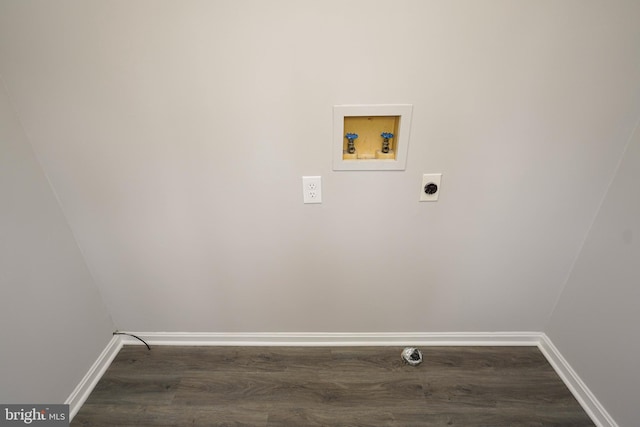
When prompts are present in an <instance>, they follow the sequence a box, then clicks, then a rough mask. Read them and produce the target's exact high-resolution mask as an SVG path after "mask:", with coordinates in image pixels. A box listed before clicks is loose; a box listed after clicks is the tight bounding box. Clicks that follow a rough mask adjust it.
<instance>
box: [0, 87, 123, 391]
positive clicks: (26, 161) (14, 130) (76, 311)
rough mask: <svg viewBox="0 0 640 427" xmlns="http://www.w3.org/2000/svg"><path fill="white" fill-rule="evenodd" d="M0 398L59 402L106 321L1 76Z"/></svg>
mask: <svg viewBox="0 0 640 427" xmlns="http://www.w3.org/2000/svg"><path fill="white" fill-rule="evenodd" d="M0 290H1V292H2V293H1V295H2V297H1V298H0V378H1V379H2V380H1V381H0V402H2V403H63V402H64V401H65V400H66V399H67V397H69V395H70V393H71V392H72V391H73V389H74V388H75V386H76V385H77V384H78V383H79V382H80V380H81V379H82V377H83V376H84V374H85V373H86V372H87V371H88V370H89V368H90V367H91V365H92V364H93V362H94V361H95V360H96V358H97V357H98V355H99V354H100V352H101V351H102V350H103V348H104V346H105V345H106V344H107V343H108V342H109V339H110V338H111V331H112V330H113V324H112V321H111V319H110V317H109V316H108V314H107V312H106V308H105V306H104V304H103V303H102V301H101V300H100V296H99V294H98V290H97V288H96V286H95V283H94V281H93V279H92V277H91V276H90V274H89V272H88V270H87V267H86V265H85V263H84V261H83V259H82V255H81V254H80V251H79V249H78V246H77V244H76V242H75V240H74V238H73V235H72V233H71V230H70V229H69V226H68V225H67V222H66V221H65V218H64V216H63V215H62V212H61V211H60V207H59V205H58V203H57V201H56V198H55V196H54V194H53V191H52V190H51V187H50V186H49V183H48V182H47V179H46V178H45V176H44V174H43V173H42V169H41V168H40V166H39V165H38V162H37V161H36V158H35V156H34V154H33V152H32V150H31V147H30V146H29V144H28V142H27V139H26V137H25V135H24V132H23V130H22V128H21V127H20V124H19V122H18V119H17V118H16V116H15V115H14V113H13V111H12V110H11V107H10V105H9V101H8V98H7V96H6V92H5V90H4V87H3V85H2V80H1V79H0Z"/></svg>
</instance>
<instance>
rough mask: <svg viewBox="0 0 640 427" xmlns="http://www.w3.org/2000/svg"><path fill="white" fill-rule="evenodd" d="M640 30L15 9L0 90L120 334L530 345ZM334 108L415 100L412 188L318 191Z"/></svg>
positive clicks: (289, 10)
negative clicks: (334, 335) (476, 336)
mask: <svg viewBox="0 0 640 427" xmlns="http://www.w3.org/2000/svg"><path fill="white" fill-rule="evenodd" d="M639 17H640V4H639V3H638V2H636V1H618V2H600V1H562V2H558V1H538V0H535V1H533V0H532V1H518V2H514V1H510V0H504V1H498V0H492V1H482V2H478V1H418V0H415V1H407V0H405V1H393V2H390V1H364V0H363V1H337V0H329V1H324V0H323V1H309V2H299V1H294V0H287V1H284V0H279V1H278V0H273V1H267V2H265V1H258V0H243V1H234V2H223V1H180V2H175V1H135V2H131V1H109V2H107V1H103V2H86V1H79V0H78V1H69V0H67V1H56V2H48V1H31V0H25V1H19V2H18V1H14V2H10V1H4V2H0V72H1V73H2V74H3V75H4V77H5V80H6V82H7V86H8V91H9V94H10V95H11V97H12V99H15V105H16V111H17V112H18V113H19V116H20V118H21V120H22V122H23V123H24V126H25V129H26V131H27V133H28V135H29V136H30V139H31V141H32V143H33V145H34V147H35V149H36V151H37V153H38V155H39V157H40V158H41V160H42V163H43V167H44V169H45V170H46V172H47V173H48V175H49V176H50V178H51V181H52V183H53V186H54V188H55V189H56V191H57V193H58V194H59V197H60V200H61V203H62V206H63V210H64V212H65V215H66V217H67V218H68V220H69V223H70V225H71V228H72V229H73V231H74V233H75V235H76V236H77V238H78V242H79V244H80V246H81V247H82V248H83V251H84V253H85V254H86V259H87V262H88V264H89V266H90V268H91V270H92V271H93V272H94V273H95V276H96V278H97V282H98V283H99V286H100V289H101V292H102V294H103V296H104V299H105V303H106V304H107V306H108V308H109V311H110V312H111V314H112V315H113V317H114V321H115V324H116V326H117V327H118V328H120V329H129V330H138V331H143V330H150V331H228V332H233V331H308V332H312V331H336V332H339V331H353V332H357V331H380V332H384V331H492V330H500V331H507V330H534V331H539V330H542V329H543V327H544V325H545V322H546V320H547V319H548V317H549V315H550V313H551V311H552V308H553V305H554V302H555V301H556V300H557V297H558V294H559V291H560V288H561V286H562V284H563V283H564V282H565V281H566V277H567V276H568V274H569V271H570V268H571V265H572V262H573V260H574V259H575V256H576V254H577V252H578V250H579V248H580V244H581V242H582V241H583V240H584V236H585V235H586V233H587V230H588V227H589V225H590V224H591V222H592V220H593V218H594V216H595V214H596V211H597V208H598V204H599V201H600V200H601V199H602V197H603V195H604V192H605V190H606V183H607V182H608V180H609V178H610V177H611V176H612V175H613V173H614V170H615V166H616V164H617V161H618V159H619V158H620V156H621V155H622V150H623V147H624V144H625V138H626V136H627V135H628V134H629V132H630V130H631V127H632V126H633V124H634V121H635V119H636V118H637V115H638V114H637V112H638V111H640V109H639V101H638V98H637V97H636V96H635V94H636V93H637V91H638V89H639V87H640V81H639V79H638V77H637V76H638V75H640V61H638V55H639V53H638V49H637V47H638V45H640V26H638V25H637V23H638V21H639V20H638V18H639ZM345 103H356V104H357V103H365V104H367V103H410V104H413V105H414V116H413V126H412V130H411V142H410V147H409V158H408V164H407V169H406V171H403V172H333V171H332V170H331V149H332V141H331V133H332V123H331V120H332V110H331V109H332V106H333V105H335V104H345ZM424 172H442V173H443V174H444V176H443V182H442V194H441V196H440V201H439V202H438V203H435V204H428V203H427V204H425V203H418V201H417V199H418V190H419V185H420V177H421V175H422V173H424ZM316 174H317V175H322V176H323V179H324V181H323V185H324V189H323V190H324V194H323V198H324V203H323V204H322V205H303V204H302V195H301V181H300V177H301V176H302V175H316Z"/></svg>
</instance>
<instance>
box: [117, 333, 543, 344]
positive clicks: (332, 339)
mask: <svg viewBox="0 0 640 427" xmlns="http://www.w3.org/2000/svg"><path fill="white" fill-rule="evenodd" d="M131 333H133V334H134V335H137V336H138V337H140V338H142V339H143V340H145V341H146V342H147V343H148V344H149V345H195V346H207V345H213V346H231V345H237V346H318V347H320V346H327V347H335V346H390V345H414V346H418V345H421V346H436V345H446V346H457V345H459V346H501V345H502V346H528V345H537V344H538V342H539V340H540V334H539V333H537V332H463V333H444V332H443V333H418V332H399V333H395V332H384V333H366V332H363V333H323V332H318V333H302V332H301V333H297V332H282V333H205V332H131ZM123 339H124V340H125V341H124V342H125V343H126V344H140V345H143V344H142V343H141V342H140V341H138V340H136V339H135V338H132V337H129V336H123Z"/></svg>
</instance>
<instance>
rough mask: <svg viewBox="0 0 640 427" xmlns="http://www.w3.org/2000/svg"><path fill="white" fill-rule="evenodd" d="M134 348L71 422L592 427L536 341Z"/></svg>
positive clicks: (122, 354) (127, 349) (122, 353)
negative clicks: (409, 358) (415, 350)
mask: <svg viewBox="0 0 640 427" xmlns="http://www.w3.org/2000/svg"><path fill="white" fill-rule="evenodd" d="M401 350H402V348H399V347H332V348H327V347H171V346H164V347H162V346H156V347H153V348H152V350H151V351H148V350H147V349H146V347H144V346H125V347H124V348H123V349H122V350H121V351H120V353H119V354H118V356H117V357H116V359H115V360H114V362H113V363H112V364H111V366H110V367H109V369H108V370H107V372H106V373H105V375H104V376H103V378H102V379H101V380H100V382H99V383H98V385H97V386H96V388H95V389H94V391H93V393H92V394H91V396H89V399H88V400H87V402H86V403H85V404H84V406H83V407H82V408H81V409H80V411H79V412H78V414H77V415H76V417H75V418H74V420H73V422H72V423H71V425H72V426H190V425H198V426H440V425H442V426H465V427H469V426H593V425H594V424H593V423H592V422H591V420H590V419H589V418H588V416H587V415H586V413H585V412H584V411H583V409H582V408H581V407H580V405H579V404H578V403H577V401H576V400H575V399H574V398H573V396H572V395H571V393H570V392H569V390H568V389H567V387H566V386H565V385H564V384H563V382H562V381H561V380H560V378H559V377H558V376H557V374H556V373H555V372H554V371H553V369H552V368H551V366H550V365H549V363H548V362H547V361H546V359H545V358H544V356H543V355H542V354H541V353H540V351H539V350H538V349H537V348H536V347H423V348H422V349H421V350H422V351H423V355H424V359H425V361H424V363H422V364H421V365H419V366H417V367H411V366H408V365H405V364H403V363H402V360H401V358H400V352H401Z"/></svg>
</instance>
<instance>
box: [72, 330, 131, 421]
mask: <svg viewBox="0 0 640 427" xmlns="http://www.w3.org/2000/svg"><path fill="white" fill-rule="evenodd" d="M122 345H123V342H122V340H121V339H120V337H119V336H118V335H114V336H113V338H111V340H110V341H109V343H108V344H107V346H106V347H105V348H104V350H102V353H100V356H98V359H97V360H96V361H95V362H94V363H93V365H91V368H89V371H88V372H87V373H86V374H85V376H84V378H82V380H81V381H80V383H79V384H78V385H77V386H76V388H75V389H74V390H73V392H71V395H69V397H68V398H67V400H66V401H65V402H64V403H65V404H67V405H69V419H70V420H73V417H75V416H76V414H77V413H78V411H79V410H80V408H81V407H82V405H83V404H84V402H85V401H86V400H87V398H88V397H89V395H90V394H91V392H92V391H93V389H94V387H95V386H96V384H98V381H100V378H102V376H103V375H104V373H105V371H106V370H107V368H108V367H109V365H111V362H112V361H113V359H114V358H115V357H116V355H117V354H118V352H119V351H120V349H121V348H122Z"/></svg>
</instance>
